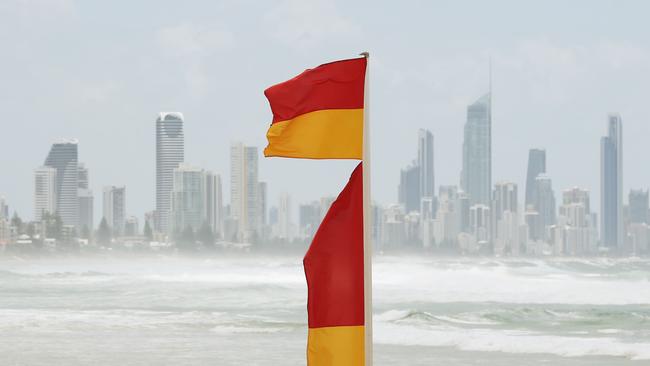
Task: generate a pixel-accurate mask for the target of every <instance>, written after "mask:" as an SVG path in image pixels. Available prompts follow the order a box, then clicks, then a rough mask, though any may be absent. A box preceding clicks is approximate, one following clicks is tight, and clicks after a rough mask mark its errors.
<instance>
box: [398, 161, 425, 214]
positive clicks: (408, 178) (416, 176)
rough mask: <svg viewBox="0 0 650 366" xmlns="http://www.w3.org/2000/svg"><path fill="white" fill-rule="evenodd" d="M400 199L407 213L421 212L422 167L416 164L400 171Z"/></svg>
mask: <svg viewBox="0 0 650 366" xmlns="http://www.w3.org/2000/svg"><path fill="white" fill-rule="evenodd" d="M398 198H399V203H400V204H401V205H402V206H403V207H404V212H405V213H409V212H412V211H420V167H419V166H418V165H417V163H416V162H413V163H412V164H411V165H409V166H408V167H406V169H402V170H401V171H400V180H399V189H398Z"/></svg>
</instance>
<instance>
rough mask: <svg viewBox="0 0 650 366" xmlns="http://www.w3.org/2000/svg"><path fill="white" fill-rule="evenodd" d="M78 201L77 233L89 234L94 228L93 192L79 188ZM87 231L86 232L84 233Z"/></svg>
mask: <svg viewBox="0 0 650 366" xmlns="http://www.w3.org/2000/svg"><path fill="white" fill-rule="evenodd" d="M77 197H78V200H79V225H78V227H79V230H80V231H79V232H80V233H81V234H90V233H91V232H92V230H93V227H94V222H95V221H94V220H95V218H94V201H95V197H94V196H93V191H91V190H90V189H86V188H79V189H78V191H77ZM86 230H87V231H86Z"/></svg>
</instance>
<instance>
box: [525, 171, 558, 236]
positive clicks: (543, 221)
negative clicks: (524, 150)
mask: <svg viewBox="0 0 650 366" xmlns="http://www.w3.org/2000/svg"><path fill="white" fill-rule="evenodd" d="M534 192H535V197H534V202H535V210H536V211H537V213H538V214H539V217H538V221H537V222H538V225H539V227H537V228H530V230H531V232H535V233H537V235H539V237H533V238H532V239H548V236H547V235H546V228H547V227H548V226H551V225H553V224H555V216H556V214H555V192H553V184H552V181H551V178H549V177H547V176H546V175H544V174H542V175H538V176H537V178H535V189H534ZM531 236H532V235H531Z"/></svg>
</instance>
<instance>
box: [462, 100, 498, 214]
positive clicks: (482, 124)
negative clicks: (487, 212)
mask: <svg viewBox="0 0 650 366" xmlns="http://www.w3.org/2000/svg"><path fill="white" fill-rule="evenodd" d="M491 109H492V106H491V95H490V93H488V94H486V95H484V96H482V97H481V98H479V99H478V100H477V101H476V102H474V104H472V105H470V106H468V107H467V122H466V123H465V132H464V139H463V170H462V173H461V182H460V184H461V187H462V189H463V190H464V191H465V193H467V195H468V197H469V200H470V204H471V205H475V204H483V205H489V204H490V190H491V186H492V111H491Z"/></svg>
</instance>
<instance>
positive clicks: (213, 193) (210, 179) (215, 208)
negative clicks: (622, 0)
mask: <svg viewBox="0 0 650 366" xmlns="http://www.w3.org/2000/svg"><path fill="white" fill-rule="evenodd" d="M204 198H205V204H204V205H203V206H204V209H205V220H206V221H207V222H208V225H210V228H211V229H212V232H213V233H214V234H215V237H219V238H220V237H221V235H223V198H222V188H221V176H219V174H214V173H212V172H209V171H208V172H205V197H204Z"/></svg>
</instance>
